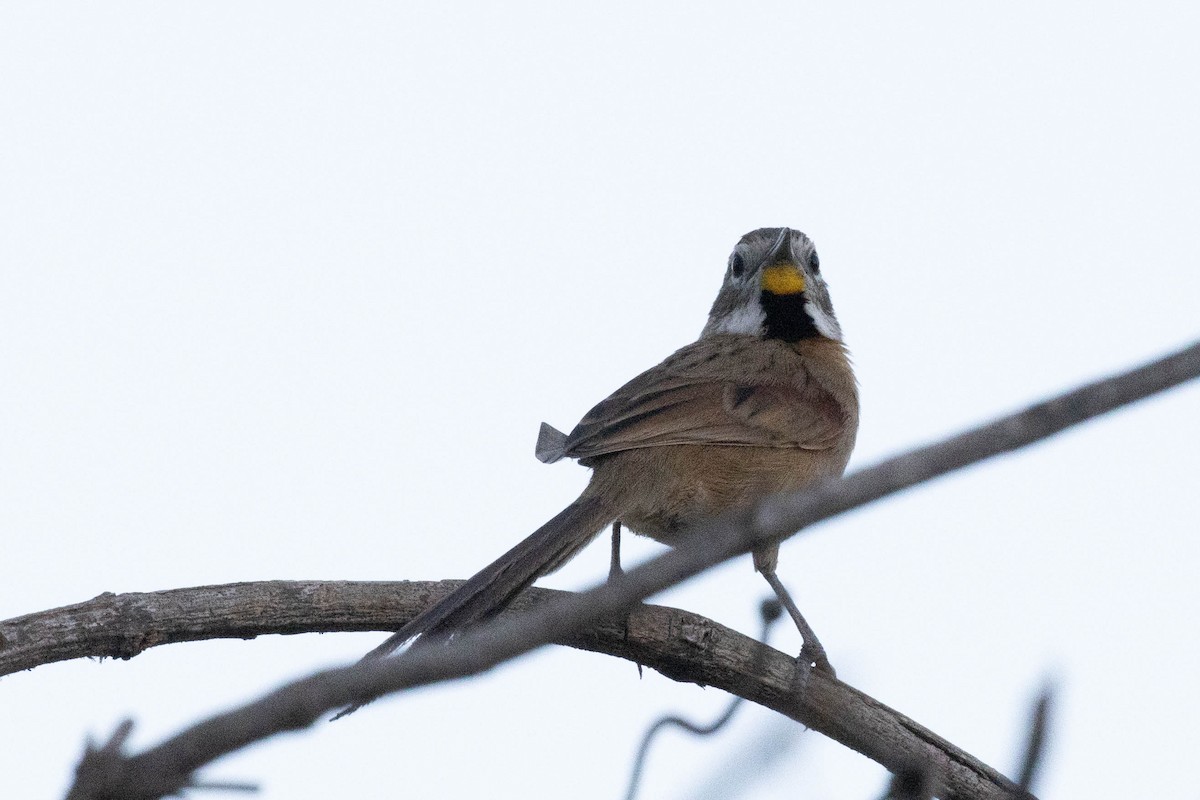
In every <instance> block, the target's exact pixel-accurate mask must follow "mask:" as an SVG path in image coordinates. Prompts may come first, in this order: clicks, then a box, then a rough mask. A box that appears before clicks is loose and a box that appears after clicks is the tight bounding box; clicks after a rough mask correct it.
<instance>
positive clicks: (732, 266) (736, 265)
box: [729, 253, 746, 278]
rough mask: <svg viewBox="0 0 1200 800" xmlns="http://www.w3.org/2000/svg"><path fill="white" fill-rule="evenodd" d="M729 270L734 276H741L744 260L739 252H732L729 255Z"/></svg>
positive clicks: (744, 268)
mask: <svg viewBox="0 0 1200 800" xmlns="http://www.w3.org/2000/svg"><path fill="white" fill-rule="evenodd" d="M729 271H730V272H732V273H733V277H735V278H740V277H742V273H743V272H745V271H746V260H745V259H744V258H742V254H741V253H734V254H733V255H731V256H730V257H729Z"/></svg>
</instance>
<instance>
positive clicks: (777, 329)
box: [761, 292, 821, 342]
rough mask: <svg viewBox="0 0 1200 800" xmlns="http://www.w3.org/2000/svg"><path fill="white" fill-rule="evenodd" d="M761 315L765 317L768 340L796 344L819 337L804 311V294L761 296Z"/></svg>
mask: <svg viewBox="0 0 1200 800" xmlns="http://www.w3.org/2000/svg"><path fill="white" fill-rule="evenodd" d="M761 302H762V309H763V314H764V315H765V316H766V318H767V321H766V326H765V327H766V334H767V338H768V339H782V340H783V341H785V342H798V341H800V340H801V339H811V338H812V337H814V336H820V335H821V334H820V332H819V331H818V330H817V326H816V325H815V324H814V323H813V321H812V317H810V316H809V315H808V312H807V311H805V310H804V292H796V293H795V294H772V293H771V292H763V293H762V294H761Z"/></svg>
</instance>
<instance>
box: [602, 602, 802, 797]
mask: <svg viewBox="0 0 1200 800" xmlns="http://www.w3.org/2000/svg"><path fill="white" fill-rule="evenodd" d="M782 614H783V605H782V604H781V603H780V602H779V601H778V600H776V599H774V598H772V599H770V600H764V601H763V602H762V603H760V604H759V607H758V615H759V618H760V619H761V620H762V627H761V629H760V630H759V632H758V641H760V642H762V643H763V644H764V645H765V644H767V643H768V642H770V641H771V628H772V627H773V626H774V625H775V623H776V622H778V621H779V617H780V616H781V615H782ZM766 650H767V648H766V647H764V648H762V652H764V653H765V652H766ZM756 671H757V670H756ZM744 702H746V698H744V697H737V696H735V697H734V698H733V699H732V700H730V701H729V705H727V706H726V707H725V710H724V711H723V712H721V715H720V716H719V717H717V718H716V719H715V720H713V721H712V722H710V723H708V724H706V725H701V724H699V723H697V722H692V721H691V720H688V719H685V718H683V717H681V716H679V715H677V714H666V715H663V716H661V717H659V718H658V719H657V720H655V721H654V723H653V724H652V725H651V726H650V727H649V728H648V729H647V730H646V733H645V734H644V735H643V736H642V742H641V744H639V745H638V749H637V755H635V756H634V758H633V768H632V769H631V770H630V771H629V785H628V786H627V787H626V789H625V800H634V798H636V797H637V793H638V787H639V786H640V785H641V782H642V773H643V771H644V770H645V768H646V758H647V756H649V755H650V745H652V744H653V743H654V739H655V737H656V736H658V733H659V731H663V730H666V729H667V728H672V727H674V728H679V729H680V730H683V731H686V732H687V733H690V734H692V735H693V736H712V735H713V734H714V733H717V732H718V731H720V730H721V729H722V728H724V727H725V726H726V725H728V724H729V721H730V720H732V719H733V715H734V714H736V713H737V710H738V707H739V706H741V705H742V703H744Z"/></svg>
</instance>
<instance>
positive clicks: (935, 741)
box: [70, 343, 1200, 798]
mask: <svg viewBox="0 0 1200 800" xmlns="http://www.w3.org/2000/svg"><path fill="white" fill-rule="evenodd" d="M1198 374H1200V343H1197V344H1193V345H1192V346H1190V347H1188V348H1186V349H1184V350H1182V351H1180V352H1178V353H1176V354H1174V355H1171V356H1168V357H1166V358H1163V359H1160V360H1158V361H1156V362H1153V363H1151V364H1148V365H1146V366H1144V367H1140V368H1138V369H1135V370H1132V371H1130V372H1128V373H1125V374H1122V375H1118V376H1116V377H1114V378H1110V379H1107V380H1104V381H1099V382H1096V383H1093V384H1089V385H1087V386H1084V387H1082V388H1081V389H1077V390H1075V391H1072V392H1069V393H1067V394H1065V395H1062V396H1060V397H1058V398H1055V399H1053V400H1050V401H1047V402H1044V403H1039V404H1037V405H1034V406H1032V407H1030V408H1028V409H1026V410H1025V411H1022V412H1020V413H1017V414H1013V415H1010V416H1007V417H1004V418H1001V419H1000V420H998V421H996V422H993V423H991V424H988V425H984V426H981V427H979V428H976V429H974V430H971V431H968V432H966V433H963V434H961V435H959V436H955V437H953V438H951V439H949V440H947V441H945V442H942V443H939V444H935V445H931V446H928V447H923V448H919V449H917V450H914V451H912V452H910V453H908V454H905V455H901V456H898V457H896V458H892V459H889V460H887V461H884V462H883V463H881V464H878V465H876V466H874V467H871V468H868V469H865V470H862V471H860V472H857V473H855V474H853V475H850V476H848V477H846V478H844V479H841V480H833V481H826V482H823V483H821V484H819V485H816V486H814V487H812V488H811V489H809V490H806V491H804V492H799V493H796V494H791V495H785V496H780V497H774V498H768V499H767V500H764V501H763V502H761V503H758V504H757V505H756V506H755V507H754V508H752V509H750V510H747V511H742V512H740V513H733V514H728V515H725V516H723V517H721V518H718V519H716V520H713V521H711V522H710V523H707V524H704V525H701V526H698V527H697V528H696V529H695V531H694V532H693V535H692V536H690V537H689V538H688V539H687V541H686V543H685V545H684V546H682V547H679V548H677V549H675V550H672V551H670V552H668V553H666V554H664V555H662V556H660V557H659V558H656V559H654V560H653V561H651V562H648V563H647V564H644V565H642V566H640V567H638V568H636V569H634V570H632V571H630V572H628V573H626V574H625V575H623V576H618V577H617V578H616V579H614V580H612V581H610V582H609V583H606V584H604V585H602V586H599V587H597V588H595V589H592V590H591V591H589V592H586V593H583V594H580V595H575V596H569V597H566V598H563V599H562V600H561V601H559V602H554V603H551V604H548V605H546V606H542V607H540V608H536V609H534V610H532V611H530V612H529V613H528V614H525V615H523V616H521V617H520V618H519V619H501V620H498V621H497V622H496V623H494V624H489V625H486V626H481V627H480V628H479V629H477V630H472V631H468V632H465V633H463V634H462V635H461V636H459V637H457V638H455V639H454V640H453V641H452V642H451V643H450V644H448V645H447V646H445V647H429V648H418V649H417V650H413V651H409V652H407V653H405V654H403V655H402V656H400V657H396V658H390V659H385V660H382V661H375V662H369V663H360V664H356V665H353V666H350V667H345V668H342V669H337V670H327V671H324V672H320V673H317V674H316V675H313V676H311V677H309V678H305V679H303V680H300V681H296V682H294V683H292V684H289V685H287V686H284V687H283V688H281V689H279V690H276V691H275V692H272V693H271V694H269V695H267V696H265V697H263V698H261V699H259V700H257V701H255V702H253V703H250V704H248V705H246V706H244V707H242V708H240V709H235V710H233V711H230V712H228V713H225V714H221V715H218V716H215V717H212V718H210V719H208V720H206V721H204V722H201V723H199V724H198V725H196V726H194V727H193V728H191V729H189V730H186V731H184V732H183V733H181V734H179V735H177V736H175V737H173V738H172V739H169V740H168V741H166V742H164V743H163V744H161V745H159V746H158V747H155V748H153V749H151V750H149V751H147V752H145V753H142V754H140V755H136V756H133V757H130V758H128V759H127V760H126V761H125V762H124V768H123V769H122V770H121V773H122V780H123V781H124V782H123V783H121V784H119V785H109V786H107V787H105V791H112V790H114V789H115V790H117V791H118V792H119V793H120V794H121V796H125V797H160V796H163V795H165V794H167V793H169V792H172V791H175V790H177V789H178V788H181V787H182V786H184V785H186V782H187V780H188V779H189V777H190V775H191V774H192V772H194V771H195V770H196V769H198V768H200V767H201V766H203V765H204V764H207V763H209V762H211V761H213V760H215V759H216V758H218V757H220V756H222V755H224V754H226V753H229V752H232V751H234V750H236V749H239V748H241V747H244V746H245V745H247V744H249V743H251V742H254V741H258V740H260V739H263V738H266V737H268V736H271V735H274V734H275V733H279V732H281V731H284V730H295V729H299V728H303V727H306V726H308V725H311V724H312V723H313V722H315V721H316V720H317V719H318V718H320V716H322V715H323V714H324V713H326V712H328V711H329V710H331V709H334V708H340V707H343V706H346V705H352V704H355V703H363V702H365V701H368V700H370V699H372V698H374V697H378V696H381V695H383V694H386V693H390V692H395V691H399V690H401V689H405V688H410V687H413V686H418V685H424V684H427V683H432V682H436V681H442V680H448V679H451V678H455V677H463V676H466V675H471V674H476V673H479V672H482V671H484V670H486V669H489V668H491V667H492V666H495V665H496V664H498V663H500V662H502V661H504V660H507V659H509V658H512V657H514V656H517V655H519V654H521V653H524V652H527V651H529V650H531V649H533V648H535V647H537V646H540V645H542V644H545V643H547V642H550V641H555V640H559V639H563V638H567V637H569V636H570V635H571V634H572V632H573V631H583V630H585V629H588V628H591V627H593V626H595V625H596V624H597V623H599V622H601V621H602V620H604V619H606V618H614V617H616V616H617V615H619V614H621V613H623V612H625V611H626V610H628V609H629V608H630V607H631V606H632V605H633V604H635V603H636V602H637V601H639V600H641V599H643V598H645V597H648V596H650V595H652V594H654V593H655V592H658V591H661V590H662V589H664V588H666V587H668V586H671V585H674V584H676V583H679V582H680V581H682V580H685V579H686V578H689V577H692V576H693V575H696V574H697V573H699V572H701V571H703V570H704V569H707V568H709V567H711V566H713V565H715V564H717V563H720V562H722V561H724V560H726V559H729V558H732V557H733V556H735V555H738V554H740V553H744V552H748V551H749V550H750V549H752V548H754V547H755V546H756V545H759V544H761V543H764V542H767V541H772V540H778V539H782V538H785V537H787V536H788V535H790V534H792V533H793V532H795V531H798V530H801V529H803V528H806V527H808V526H810V525H813V524H815V523H817V522H820V521H822V520H825V519H828V518H829V517H832V516H834V515H836V514H839V513H842V512H845V511H848V510H850V509H852V508H857V507H859V506H861V505H865V504H866V503H870V502H873V501H875V500H878V499H880V498H882V497H886V496H888V495H890V494H894V493H896V492H898V491H901V490H903V489H906V488H908V487H910V486H913V485H916V484H918V483H921V482H923V481H927V480H931V479H932V478H935V477H938V476H940V475H944V474H946V473H947V472H950V471H953V470H955V469H960V468H962V467H964V466H967V465H969V464H973V463H975V462H978V461H981V460H983V459H985V458H989V457H991V456H994V455H997V454H1000V453H1004V452H1008V451H1011V450H1014V449H1016V448H1018V447H1022V446H1025V445H1027V444H1030V443H1032V442H1035V441H1038V440H1040V439H1043V438H1045V437H1047V436H1050V435H1052V434H1054V433H1057V432H1059V431H1061V430H1063V429H1065V428H1067V427H1070V426H1071V425H1074V424H1078V423H1079V422H1082V421H1084V420H1086V419H1090V418H1091V417H1094V416H1097V415H1099V414H1102V413H1105V412H1107V411H1111V410H1113V409H1115V408H1118V407H1120V406H1121V405H1124V404H1127V403H1130V402H1133V401H1135V400H1138V399H1141V398H1143V397H1146V396H1148V395H1150V394H1153V393H1155V392H1158V391H1162V390H1164V389H1167V388H1170V387H1171V386H1175V385H1177V384H1179V383H1181V382H1183V381H1185V380H1188V379H1190V378H1193V377H1196V376H1197V375H1198ZM794 666H795V664H794V661H793V660H792V659H787V660H786V663H779V662H776V663H775V664H774V665H772V662H770V660H768V662H767V667H768V669H777V670H778V672H773V673H772V675H771V677H772V679H773V680H774V682H773V683H772V684H771V685H769V686H767V687H765V688H763V689H762V690H761V691H757V692H751V693H749V694H747V695H746V696H747V697H748V698H749V699H751V700H754V701H755V702H759V703H762V704H764V705H768V706H770V707H773V708H777V710H780V711H781V712H783V713H785V714H788V715H789V716H792V717H793V718H796V719H799V720H800V721H802V722H804V723H805V724H807V725H809V726H810V727H814V728H817V729H818V730H822V731H823V732H825V733H827V734H828V735H830V736H831V737H833V738H835V739H837V740H838V741H841V742H843V743H844V744H847V745H848V746H850V747H852V748H854V749H855V750H858V751H859V752H864V753H866V754H867V755H869V756H870V757H872V758H875V759H876V760H878V761H880V763H882V764H883V765H884V766H885V767H887V768H888V769H891V770H892V771H894V772H895V771H901V770H903V769H904V768H905V765H910V764H913V763H930V764H932V765H933V767H934V768H935V769H936V771H937V774H938V776H939V778H940V779H941V782H942V785H943V786H944V791H941V792H939V794H941V795H942V796H946V797H1002V796H1004V797H1007V796H1010V795H1011V794H1012V793H1014V792H1015V791H1016V787H1015V786H1014V785H1013V784H1012V783H1011V782H1009V781H1008V780H1007V779H1005V778H1003V777H1002V776H1000V775H998V774H997V773H995V771H994V770H991V769H990V768H988V767H986V766H984V765H982V764H980V763H979V762H977V761H975V760H974V759H970V758H969V757H968V758H967V759H965V760H959V759H958V757H957V756H948V755H947V754H948V753H954V754H957V753H958V752H959V751H957V750H956V749H955V748H953V747H952V746H950V745H949V743H947V742H945V741H943V740H941V739H940V738H938V737H936V736H934V735H933V734H930V733H929V732H928V731H924V730H923V729H921V728H920V727H919V726H916V725H915V724H914V723H911V722H909V721H908V720H906V719H904V718H903V717H900V716H899V715H897V714H895V712H890V710H887V713H884V712H883V711H881V707H880V706H879V705H878V704H876V703H875V702H874V701H873V700H871V699H870V698H867V697H866V696H865V695H859V694H857V693H855V692H854V690H852V689H850V687H847V686H845V685H844V684H840V683H839V682H837V681H836V680H833V679H828V678H825V677H824V676H822V675H819V674H809V675H807V676H806V678H807V682H806V684H805V685H804V687H803V691H796V686H795V679H796V678H795V675H794ZM667 674H670V673H667ZM705 682H707V683H714V685H715V682H713V681H705ZM751 688H752V687H751ZM843 691H845V692H849V693H852V694H851V695H847V696H845V697H842V700H843V702H842V703H841V704H838V703H836V702H835V700H834V695H837V694H839V693H840V692H843ZM739 694H740V692H739ZM852 696H853V697H856V701H855V702H853V703H847V702H845V701H846V700H847V699H848V698H849V697H852ZM832 706H838V709H839V710H838V712H837V713H835V714H832V715H828V716H826V713H827V712H828V710H829V709H830V708H831V707H832ZM889 728H890V730H889V732H888V734H887V735H885V736H884V740H885V741H886V742H887V745H885V746H884V748H883V750H882V751H876V747H875V745H874V744H872V743H870V742H868V741H867V740H872V741H875V740H876V739H877V737H878V736H879V734H880V732H881V731H882V730H884V729H889ZM876 743H877V742H876ZM110 749H111V748H110ZM118 749H119V748H118ZM868 749H869V750H871V752H870V753H867V750H868ZM84 766H86V758H85V763H84V764H81V769H83V768H84ZM70 796H71V797H78V798H83V797H106V796H111V795H109V794H97V793H95V792H94V791H93V790H92V789H91V788H90V787H84V786H80V785H78V784H77V786H76V788H75V789H73V790H72V794H71V795H70Z"/></svg>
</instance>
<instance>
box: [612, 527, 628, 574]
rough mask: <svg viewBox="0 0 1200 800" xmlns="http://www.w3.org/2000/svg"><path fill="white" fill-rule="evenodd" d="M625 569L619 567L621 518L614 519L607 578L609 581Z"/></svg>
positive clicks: (623, 572)
mask: <svg viewBox="0 0 1200 800" xmlns="http://www.w3.org/2000/svg"><path fill="white" fill-rule="evenodd" d="M624 574H625V570H623V569H621V520H619V519H614V520H613V524H612V557H611V559H610V560H609V562H608V579H609V580H610V581H611V580H612V579H613V578H616V577H618V576H620V575H624Z"/></svg>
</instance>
